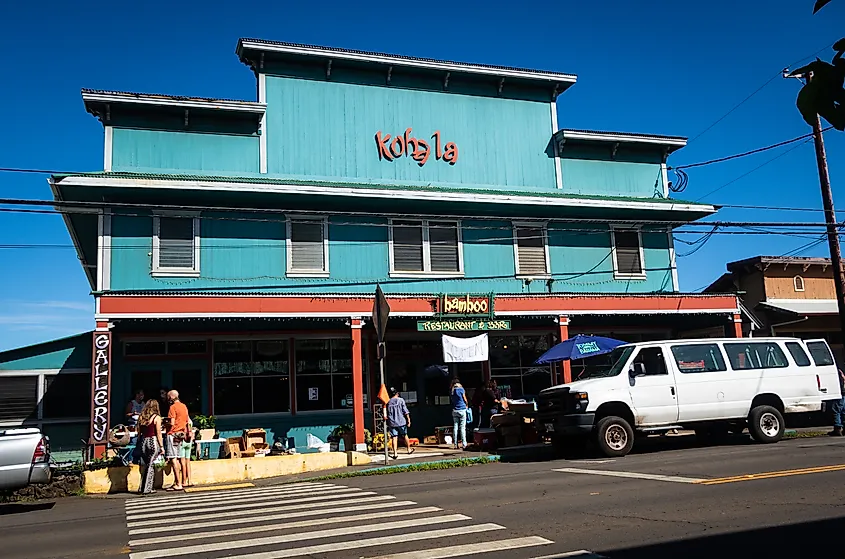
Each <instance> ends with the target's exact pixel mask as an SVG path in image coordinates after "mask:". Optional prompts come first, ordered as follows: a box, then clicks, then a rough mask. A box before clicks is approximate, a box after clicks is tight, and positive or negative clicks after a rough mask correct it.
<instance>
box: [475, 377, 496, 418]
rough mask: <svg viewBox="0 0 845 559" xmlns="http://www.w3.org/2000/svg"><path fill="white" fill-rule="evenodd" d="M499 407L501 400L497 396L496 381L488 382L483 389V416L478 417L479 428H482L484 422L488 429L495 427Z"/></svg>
mask: <svg viewBox="0 0 845 559" xmlns="http://www.w3.org/2000/svg"><path fill="white" fill-rule="evenodd" d="M498 405H499V398H498V396H497V394H496V381H495V380H488V381H487V382H486V383H485V384H484V388H482V389H481V414H480V415H479V416H478V426H479V427H481V425H482V420H484V421H485V422H486V423H487V427H489V428H492V427H493V423H492V420H493V416H494V415H496V413H497V412H498V411H499V410H498Z"/></svg>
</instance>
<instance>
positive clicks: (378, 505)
mask: <svg viewBox="0 0 845 559" xmlns="http://www.w3.org/2000/svg"><path fill="white" fill-rule="evenodd" d="M391 499H395V497H392V496H390V495H383V496H378V497H373V498H371V499H366V501H367V502H366V503H365V504H361V505H353V506H346V507H335V508H316V509H313V510H303V511H295V512H284V513H281V514H264V515H261V516H253V517H250V518H244V519H232V518H229V517H228V516H227V517H226V518H224V519H220V515H211V516H213V517H214V518H217V520H212V519H207V520H202V521H199V522H196V523H194V524H188V523H185V522H182V521H181V520H180V521H179V523H178V524H175V525H173V526H170V527H168V530H169V531H171V532H173V531H183V530H202V529H204V528H214V527H215V526H231V525H233V524H237V523H239V522H241V523H242V522H250V523H253V522H268V521H273V520H284V519H285V518H299V517H303V516H318V515H321V514H323V515H328V514H338V513H344V512H357V511H363V510H375V509H391V508H398V507H409V506H413V505H416V504H417V503H415V502H414V501H395V500H391ZM333 504H334V503H333ZM433 508H436V507H433ZM262 512H266V510H265V509H263V508H262ZM139 524H142V525H144V526H147V524H146V523H143V522H141V523H139ZM160 532H161V527H160V526H154V527H147V528H135V529H132V530H129V535H130V536H139V535H142V534H158V533H160Z"/></svg>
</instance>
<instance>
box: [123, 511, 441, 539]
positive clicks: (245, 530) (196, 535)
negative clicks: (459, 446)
mask: <svg viewBox="0 0 845 559" xmlns="http://www.w3.org/2000/svg"><path fill="white" fill-rule="evenodd" d="M441 510H442V509H440V508H438V507H420V508H416V509H400V510H386V511H382V512H370V513H366V514H355V515H352V516H332V517H325V518H315V519H313V520H299V521H297V522H285V523H282V524H263V525H261V526H244V527H241V528H231V529H228V530H218V531H216V532H191V533H189V534H175V535H171V536H161V537H157V538H146V539H140V540H130V541H129V545H130V546H132V547H136V546H137V547H141V546H145V545H157V544H163V543H171V542H177V543H179V542H184V541H188V540H203V539H207V538H221V537H225V536H238V535H241V534H255V533H259V532H270V531H280V530H290V529H291V528H307V527H309V526H323V525H326V524H341V523H343V522H360V521H361V520H375V519H376V518H395V517H398V516H413V515H415V514H427V513H430V512H439V511H441ZM323 512H325V511H323ZM230 524H231V523H230Z"/></svg>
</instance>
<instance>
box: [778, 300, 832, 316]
mask: <svg viewBox="0 0 845 559" xmlns="http://www.w3.org/2000/svg"><path fill="white" fill-rule="evenodd" d="M763 303H765V304H767V305H771V306H773V307H780V308H782V309H786V310H788V311H792V312H794V313H797V314H836V313H838V312H839V306H838V304H837V302H836V299H766V300H765V301H763Z"/></svg>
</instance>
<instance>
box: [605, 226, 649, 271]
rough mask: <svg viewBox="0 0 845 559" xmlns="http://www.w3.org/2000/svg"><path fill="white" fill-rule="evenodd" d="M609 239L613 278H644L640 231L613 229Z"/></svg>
mask: <svg viewBox="0 0 845 559" xmlns="http://www.w3.org/2000/svg"><path fill="white" fill-rule="evenodd" d="M611 237H612V243H613V248H612V251H613V276H614V277H616V278H623V279H643V278H645V256H644V254H643V239H642V234H641V233H640V230H639V229H618V228H613V230H612V231H611Z"/></svg>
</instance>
